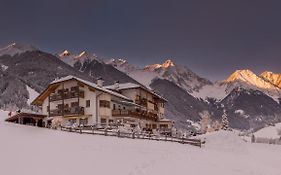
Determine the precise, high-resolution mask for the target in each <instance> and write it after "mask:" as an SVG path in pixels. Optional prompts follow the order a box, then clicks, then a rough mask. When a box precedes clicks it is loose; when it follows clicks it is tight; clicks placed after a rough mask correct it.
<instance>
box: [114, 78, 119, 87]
mask: <svg viewBox="0 0 281 175" xmlns="http://www.w3.org/2000/svg"><path fill="white" fill-rule="evenodd" d="M118 88H119V81H118V80H117V81H115V83H114V89H118Z"/></svg>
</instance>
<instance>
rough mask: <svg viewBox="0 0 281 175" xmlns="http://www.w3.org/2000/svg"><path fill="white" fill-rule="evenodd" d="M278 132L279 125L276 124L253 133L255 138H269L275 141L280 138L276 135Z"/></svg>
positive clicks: (280, 128) (280, 127) (280, 125)
mask: <svg viewBox="0 0 281 175" xmlns="http://www.w3.org/2000/svg"><path fill="white" fill-rule="evenodd" d="M278 130H281V123H276V124H275V126H268V127H265V128H263V129H260V130H258V131H257V132H255V133H254V135H255V137H263V138H271V139H276V138H280V135H278V132H277V131H278Z"/></svg>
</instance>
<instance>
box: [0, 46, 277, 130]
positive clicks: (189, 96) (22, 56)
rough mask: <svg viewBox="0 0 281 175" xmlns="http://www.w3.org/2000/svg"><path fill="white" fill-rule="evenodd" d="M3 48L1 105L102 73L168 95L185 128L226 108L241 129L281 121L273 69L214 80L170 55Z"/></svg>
mask: <svg viewBox="0 0 281 175" xmlns="http://www.w3.org/2000/svg"><path fill="white" fill-rule="evenodd" d="M0 50H1V55H0V82H1V83H0V108H5V109H7V108H8V109H17V108H31V107H30V106H29V103H28V99H29V98H30V97H31V96H32V94H34V92H35V91H36V92H38V93H40V92H42V90H43V89H45V87H46V86H47V85H48V84H49V83H50V82H51V81H53V80H55V79H56V78H59V77H63V76H67V75H74V76H77V77H80V78H83V79H86V80H89V81H92V82H94V81H95V80H96V78H98V77H102V78H103V79H104V80H105V85H107V84H112V83H114V82H115V81H116V80H118V81H119V82H120V83H127V82H132V83H140V84H144V85H145V86H147V87H150V88H151V89H154V90H155V91H156V92H158V93H159V94H161V95H163V96H164V97H165V98H166V99H168V103H167V108H166V114H165V115H166V117H168V118H170V119H173V120H175V122H176V126H179V127H182V128H187V126H188V121H193V122H197V123H198V122H199V120H200V116H199V113H200V112H202V111H209V113H210V114H211V116H212V119H214V120H220V119H221V115H222V111H223V110H226V112H227V114H228V115H229V120H230V126H231V127H233V128H237V129H241V130H251V129H254V130H256V129H258V128H260V127H263V126H265V125H267V124H271V123H275V122H277V121H280V119H279V118H280V116H281V110H280V106H281V105H280V104H279V103H278V102H279V101H278V99H279V98H280V97H281V95H280V94H281V93H280V75H279V74H274V73H272V72H264V73H262V74H261V75H256V74H255V73H253V72H252V71H250V70H237V71H235V72H234V73H232V74H231V75H230V76H229V77H228V78H227V79H226V80H224V81H220V82H215V83H212V82H211V81H209V80H207V79H205V78H202V77H200V76H198V75H197V74H195V73H194V72H193V71H191V70H190V69H188V68H187V67H185V66H182V65H178V64H176V63H174V62H173V61H172V60H170V59H168V60H166V61H164V62H163V63H161V64H152V65H148V66H145V67H138V66H135V65H131V64H130V63H129V62H128V61H127V60H125V59H107V60H105V59H101V58H99V57H97V56H96V55H94V54H89V53H87V52H84V51H83V52H81V53H79V54H73V53H71V52H69V51H67V50H65V51H63V52H62V53H60V54H57V55H53V54H49V53H46V52H43V51H40V50H38V49H35V48H34V47H29V46H28V45H21V47H20V46H19V44H12V45H9V46H7V47H5V48H3V49H0ZM4 53H5V54H4ZM33 96H34V95H33Z"/></svg>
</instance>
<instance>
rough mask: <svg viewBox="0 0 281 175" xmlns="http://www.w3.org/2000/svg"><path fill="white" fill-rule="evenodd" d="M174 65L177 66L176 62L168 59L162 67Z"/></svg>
mask: <svg viewBox="0 0 281 175" xmlns="http://www.w3.org/2000/svg"><path fill="white" fill-rule="evenodd" d="M174 66H175V64H174V63H173V61H172V60H170V59H168V60H166V61H165V62H164V63H163V64H162V67H164V68H167V67H174Z"/></svg>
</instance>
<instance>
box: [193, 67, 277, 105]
mask: <svg viewBox="0 0 281 175" xmlns="http://www.w3.org/2000/svg"><path fill="white" fill-rule="evenodd" d="M235 88H243V89H253V90H259V91H261V92H263V93H264V94H266V95H268V96H270V97H271V98H273V99H274V100H276V101H279V100H278V99H279V98H280V96H281V89H280V88H279V87H278V86H277V85H275V84H274V83H272V82H271V81H270V80H268V79H266V78H264V77H263V76H262V75H261V76H259V75H256V74H255V73H254V72H252V71H251V70H236V71H235V72H233V73H232V74H231V75H230V76H229V77H228V78H227V79H226V80H225V81H221V82H216V83H214V84H213V85H205V86H203V87H202V88H201V89H199V91H198V92H193V93H192V95H193V96H195V97H197V98H203V99H207V98H215V99H217V100H218V101H220V100H222V99H223V98H225V97H226V96H227V95H228V94H229V93H230V92H231V91H232V90H233V89H235Z"/></svg>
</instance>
